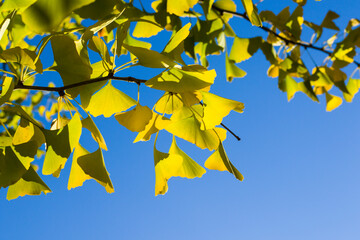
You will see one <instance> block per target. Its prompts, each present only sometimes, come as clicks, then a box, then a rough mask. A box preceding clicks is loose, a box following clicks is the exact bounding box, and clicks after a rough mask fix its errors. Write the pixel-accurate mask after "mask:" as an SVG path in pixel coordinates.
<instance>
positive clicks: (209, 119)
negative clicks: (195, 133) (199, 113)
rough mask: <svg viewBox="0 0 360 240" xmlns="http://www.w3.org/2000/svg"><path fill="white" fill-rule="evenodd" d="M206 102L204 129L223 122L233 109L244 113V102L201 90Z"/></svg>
mask: <svg viewBox="0 0 360 240" xmlns="http://www.w3.org/2000/svg"><path fill="white" fill-rule="evenodd" d="M201 94H202V96H203V104H204V116H203V124H204V126H202V129H212V128H214V127H215V126H217V125H219V124H220V123H221V122H222V119H223V118H224V117H225V116H227V115H228V114H229V113H230V111H231V110H234V111H237V112H240V113H242V112H243V110H244V104H243V103H241V102H238V101H234V100H230V99H227V98H223V97H220V96H217V95H215V94H212V93H209V92H201Z"/></svg>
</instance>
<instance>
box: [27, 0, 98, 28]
mask: <svg viewBox="0 0 360 240" xmlns="http://www.w3.org/2000/svg"><path fill="white" fill-rule="evenodd" d="M94 1H95V0H52V1H51V3H50V2H49V1H48V0H37V1H36V2H35V3H34V4H32V5H31V6H30V7H28V8H27V9H26V10H25V11H24V12H23V14H22V19H23V21H24V23H25V24H26V25H27V26H29V27H31V28H32V29H33V30H34V31H36V32H49V31H51V30H53V29H55V28H56V27H57V26H58V25H59V24H60V23H61V22H62V21H63V20H64V18H66V17H67V16H68V15H69V14H70V13H71V12H72V11H73V10H75V9H77V8H80V7H82V6H85V5H88V4H90V3H92V2H94Z"/></svg>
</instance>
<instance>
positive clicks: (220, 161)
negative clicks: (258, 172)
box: [205, 142, 244, 181]
mask: <svg viewBox="0 0 360 240" xmlns="http://www.w3.org/2000/svg"><path fill="white" fill-rule="evenodd" d="M205 167H206V168H208V169H211V170H219V171H228V172H230V173H232V174H233V175H234V176H235V177H236V178H237V179H239V180H240V181H242V180H244V177H243V175H242V174H241V173H240V172H239V171H238V170H237V169H236V168H235V167H234V165H233V164H232V163H231V162H230V160H229V158H228V156H227V155H226V152H225V149H224V147H223V145H222V143H221V142H220V144H219V148H218V149H216V151H215V152H214V153H213V154H211V156H210V157H209V158H208V159H207V160H206V162H205Z"/></svg>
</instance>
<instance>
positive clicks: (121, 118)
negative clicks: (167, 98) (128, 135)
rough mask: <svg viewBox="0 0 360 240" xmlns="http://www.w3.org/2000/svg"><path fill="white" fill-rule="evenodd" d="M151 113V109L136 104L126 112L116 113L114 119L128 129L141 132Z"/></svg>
mask: <svg viewBox="0 0 360 240" xmlns="http://www.w3.org/2000/svg"><path fill="white" fill-rule="evenodd" d="M152 115H153V114H152V111H151V109H150V108H149V107H147V106H141V105H140V104H138V105H137V106H136V107H135V108H134V109H132V110H130V111H128V112H122V113H118V114H116V115H115V119H116V120H117V121H118V122H119V123H120V124H121V125H123V126H124V127H126V128H127V129H129V130H130V131H132V132H141V131H143V130H144V129H145V126H146V125H147V124H148V123H149V121H150V120H151V118H152Z"/></svg>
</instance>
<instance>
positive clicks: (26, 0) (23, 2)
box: [0, 0, 37, 38]
mask: <svg viewBox="0 0 360 240" xmlns="http://www.w3.org/2000/svg"><path fill="white" fill-rule="evenodd" d="M36 1H37V0H5V1H4V3H3V5H2V6H1V11H10V10H13V9H24V8H27V7H29V6H31V5H32V4H33V3H34V2H36ZM0 38H1V37H0Z"/></svg>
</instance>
